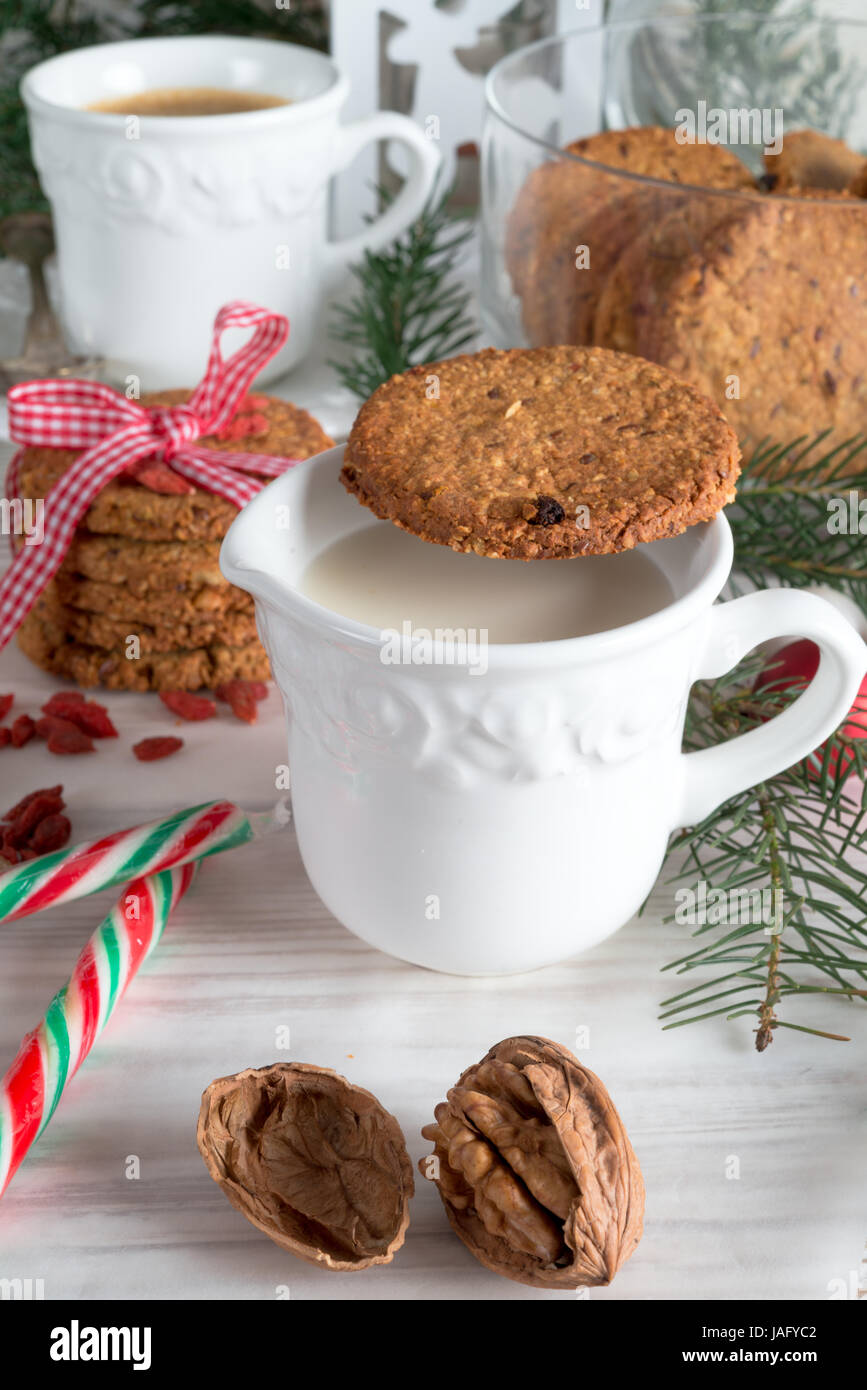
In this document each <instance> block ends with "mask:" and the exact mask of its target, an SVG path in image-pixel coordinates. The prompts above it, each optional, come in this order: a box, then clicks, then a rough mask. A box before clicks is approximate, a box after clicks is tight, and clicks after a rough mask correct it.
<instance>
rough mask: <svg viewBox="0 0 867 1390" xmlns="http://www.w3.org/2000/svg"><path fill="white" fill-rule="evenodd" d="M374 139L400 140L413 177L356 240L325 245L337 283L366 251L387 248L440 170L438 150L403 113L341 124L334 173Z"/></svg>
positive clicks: (380, 113) (427, 193) (425, 197)
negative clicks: (343, 273) (343, 272)
mask: <svg viewBox="0 0 867 1390" xmlns="http://www.w3.org/2000/svg"><path fill="white" fill-rule="evenodd" d="M372 140H398V141H400V143H401V144H402V145H405V146H406V148H407V149H408V150H409V155H410V170H409V177H408V178H407V180H406V183H405V184H404V186H403V188H402V189H401V190H400V192H399V193H398V195H397V197H396V198H395V200H394V202H393V203H391V204H390V205H389V207H387V208H386V210H385V212H383V213H381V214H380V216H379V217H377V218H375V219H374V220H373V221H372V222H371V223H370V225H369V226H368V227H365V229H364V231H363V232H359V233H358V235H357V236H351V237H344V238H343V239H342V240H341V241H330V242H328V244H327V246H326V247H325V272H326V275H327V276H328V277H329V279H331V280H334V279H336V278H337V277H338V276H339V275H340V273H341V271H343V270H344V269H345V268H346V266H348V265H349V264H351V262H352V261H357V260H359V259H360V258H361V256H362V255H363V253H364V252H365V251H379V250H381V249H382V247H383V246H387V245H388V243H389V242H390V241H394V239H395V237H398V236H400V234H401V232H404V231H406V229H407V227H408V226H409V225H410V223H411V222H412V221H413V219H414V218H416V217H418V215H419V213H420V212H421V211H422V209H423V207H424V205H425V203H426V202H427V200H428V198H429V197H430V195H431V193H432V191H433V187H434V184H435V182H436V176H437V172H438V170H439V167H440V156H439V152H438V151H437V149H436V148H435V146H434V142H433V141H432V140H430V139H429V138H428V137H427V136H426V135H425V134H424V133H423V131H422V130H420V128H419V127H418V126H417V125H416V123H415V121H413V120H410V118H409V116H402V115H401V114H400V113H399V112H398V111H376V112H374V114H373V115H372V116H366V117H364V119H363V120H360V121H353V122H352V123H351V124H350V125H345V126H340V127H339V130H338V136H337V149H336V153H335V163H334V168H333V170H332V173H335V174H338V173H340V171H341V169H345V168H346V166H347V165H348V164H350V163H351V162H352V160H353V159H354V158H355V156H356V155H357V154H358V152H359V150H361V149H363V148H364V146H365V145H369V144H370V142H371V141H372Z"/></svg>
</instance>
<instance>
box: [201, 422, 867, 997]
mask: <svg viewBox="0 0 867 1390" xmlns="http://www.w3.org/2000/svg"><path fill="white" fill-rule="evenodd" d="M342 457H343V450H342V448H337V449H332V450H329V451H328V452H327V453H324V454H320V455H319V456H318V457H317V458H315V459H312V460H310V461H309V462H307V463H303V464H300V465H298V467H296V468H294V469H292V470H291V471H290V472H288V473H286V474H284V475H283V477H281V478H279V479H277V480H276V481H275V482H274V483H272V484H271V485H270V486H269V487H267V488H265V489H264V491H263V492H261V493H260V494H259V495H258V497H256V498H255V499H254V500H253V501H252V502H251V503H250V504H249V505H248V506H247V507H246V508H245V509H244V511H243V512H241V514H240V515H239V517H238V518H237V520H236V521H235V522H234V523H233V525H232V527H231V529H230V531H229V533H228V535H227V537H226V540H225V541H224V543H223V548H222V553H221V565H222V568H223V572H224V573H225V575H226V576H227V578H228V579H230V580H231V581H232V582H233V583H234V584H238V585H240V586H241V588H243V589H247V590H248V591H249V592H250V593H252V594H253V595H254V596H255V600H256V616H257V621H258V625H259V631H260V634H261V636H262V640H263V642H264V643H265V646H266V648H267V650H268V655H269V657H270V660H271V667H272V671H273V674H274V678H275V680H276V681H277V683H278V685H279V687H280V690H281V692H282V694H283V698H284V701H285V705H286V711H287V716H288V720H289V767H290V776H291V783H292V804H293V807H294V812H295V821H296V825H297V831H298V842H299V846H300V849H301V855H302V858H303V860H304V864H305V866H306V868H307V872H308V874H309V876H310V879H311V881H312V883H313V886H314V888H315V889H316V891H317V892H318V893H319V896H320V897H321V898H322V900H323V902H324V903H325V904H326V906H327V907H328V908H330V910H331V911H332V912H333V913H334V915H335V917H337V918H338V919H339V920H340V921H341V922H343V924H344V925H345V926H347V927H349V928H350V929H351V930H352V931H354V932H355V933H356V934H357V935H358V936H360V937H362V938H363V939H364V940H365V941H368V942H370V943H371V944H372V945H374V946H378V947H379V948H380V950H383V951H387V952H388V953H389V954H391V955H394V956H399V957H400V958H401V959H403V960H408V961H412V962H414V963H415V964H416V965H423V966H428V967H429V968H431V969H434V970H444V971H448V972H451V973H455V974H460V975H484V974H508V973H513V972H517V971H522V970H532V969H534V968H536V967H537V966H541V965H547V964H550V963H552V962H554V961H558V960H562V959H564V958H565V957H567V956H571V955H574V954H575V953H576V952H578V951H581V950H584V949H586V948H587V947H589V946H593V945H595V944H596V943H597V942H599V941H601V940H603V939H604V938H605V937H606V936H609V935H610V934H611V933H612V932H614V931H616V929H617V928H618V927H620V926H622V925H623V923H624V922H626V921H628V919H629V918H630V917H631V916H632V915H633V913H634V912H635V911H636V910H637V909H638V907H639V906H640V905H641V903H642V902H643V901H644V898H645V897H646V895H647V893H648V892H649V890H650V889H651V887H652V886H653V883H654V881H655V880H656V877H657V875H658V873H659V869H660V866H661V864H662V860H663V856H664V853H665V847H666V843H667V841H668V837H669V835H670V834H671V832H672V831H673V830H675V829H677V828H678V827H680V826H682V825H691V824H694V823H696V822H698V821H700V820H702V819H703V817H705V816H706V815H708V814H709V813H710V812H711V811H712V810H714V808H715V807H717V806H719V805H720V804H721V803H722V802H723V801H725V800H726V799H727V798H728V797H730V796H734V795H735V794H736V793H737V792H740V791H743V790H744V789H745V788H746V787H749V786H752V785H755V784H756V783H757V782H761V781H763V780H765V779H766V778H768V777H772V776H773V775H774V774H776V773H778V772H780V771H781V770H782V769H783V768H786V767H789V766H790V765H791V764H793V763H795V762H797V761H798V760H799V759H800V758H802V757H804V756H806V754H807V753H809V752H810V751H811V750H812V749H814V748H816V747H818V745H819V744H820V743H821V742H822V740H823V739H825V738H827V736H828V734H829V733H831V732H832V730H833V729H834V728H835V727H836V726H837V724H838V723H840V721H841V720H842V719H843V717H844V715H845V714H846V713H847V711H848V710H849V708H850V707H851V704H852V701H853V699H854V697H855V694H856V692H857V689H858V686H859V683H860V681H861V679H862V677H863V675H864V672H865V670H867V646H865V644H864V642H862V640H861V638H860V637H859V636H858V634H857V633H856V632H855V630H854V628H852V627H851V626H850V624H849V623H847V622H846V620H845V618H843V617H842V616H841V615H840V614H839V613H838V612H837V611H836V609H834V608H833V607H832V606H831V605H830V604H829V603H827V602H826V601H825V600H824V599H821V598H818V597H816V596H815V595H813V594H805V593H801V592H797V591H795V590H793V589H775V590H767V591H763V592H759V593H754V594H750V595H748V596H747V597H745V598H739V599H736V600H734V601H733V602H728V603H723V604H715V600H716V598H717V597H718V596H719V594H720V592H721V591H722V589H723V587H724V585H725V582H726V580H727V578H728V575H729V571H730V569H731V565H732V538H731V530H730V528H729V525H728V522H727V521H726V519H725V517H724V516H722V515H720V516H718V517H717V518H716V520H715V521H713V522H711V523H709V524H707V525H701V526H694V527H692V528H690V530H688V531H686V532H685V533H684V534H683V535H681V536H678V537H676V538H674V539H672V540H665V541H655V542H654V543H653V544H652V545H650V546H645V547H643V550H644V551H645V553H646V554H647V555H648V556H649V557H650V558H652V559H653V560H654V561H655V563H656V564H657V565H659V567H660V568H661V570H662V571H663V574H664V575H665V577H666V578H667V580H668V583H669V584H670V586H671V589H672V591H673V593H674V595H675V598H674V600H673V601H672V602H671V603H670V604H668V605H667V606H666V607H664V608H662V609H660V610H659V611H657V612H654V613H652V614H651V615H650V616H649V617H645V618H641V619H639V620H638V621H637V622H632V623H629V624H628V625H626V626H624V627H620V628H615V629H611V630H610V631H607V632H602V633H597V634H593V635H590V636H582V637H573V638H568V639H566V640H563V641H553V642H532V643H520V644H513V645H501V646H496V645H494V646H489V647H488V648H487V653H486V657H487V669H486V671H485V673H484V675H474V674H473V673H472V672H471V671H469V670H468V669H467V668H466V667H464V668H460V667H456V666H454V665H448V664H438V663H437V661H436V653H434V661H433V662H432V663H431V664H428V665H409V664H407V665H392V664H388V665H386V664H383V661H382V660H381V651H382V646H383V635H382V633H381V632H380V631H378V630H376V629H374V628H373V627H368V626H366V625H364V624H362V623H359V622H356V621H354V620H353V619H350V618H346V617H343V616H341V615H340V614H337V613H334V612H331V611H329V610H328V609H326V608H324V607H322V606H321V605H320V604H318V603H315V602H314V601H313V600H312V599H310V598H308V597H307V596H306V595H305V594H303V593H300V592H299V588H298V585H299V581H300V579H301V577H302V575H303V574H304V571H305V569H306V567H307V565H308V564H309V563H310V561H311V560H312V559H313V558H315V557H316V556H317V555H319V554H320V553H321V552H322V551H323V550H324V549H325V548H326V546H328V545H330V544H331V543H332V542H333V541H335V540H338V539H340V538H342V537H343V536H346V535H349V534H350V533H353V532H355V531H357V530H358V529H359V528H360V527H363V526H369V525H388V523H382V522H377V521H376V519H375V518H373V517H372V516H371V514H370V513H369V512H367V511H366V510H365V509H364V508H362V507H360V506H359V505H358V503H357V502H356V501H355V499H354V498H352V497H350V496H349V495H348V494H347V493H345V492H344V490H343V488H342V487H341V485H340V483H339V481H338V473H339V470H340V465H341V462H342ZM287 508H288V510H287ZM287 516H288V517H289V519H290V526H289V530H288V531H286V530H284V529H282V523H283V520H284V519H285V518H286V517H287ZM418 544H419V545H420V546H421V545H423V544H424V542H422V541H419V542H418ZM489 563H490V564H492V565H493V564H508V563H510V562H508V561H494V560H491V561H490V562H489ZM513 563H518V562H513ZM539 563H542V562H541V561H540V562H539ZM545 563H551V564H554V563H559V564H573V565H575V566H576V567H578V570H580V566H581V564H582V561H581V560H580V559H578V560H572V561H566V560H563V561H550V562H545ZM576 573H577V571H576ZM781 636H803V637H810V638H812V639H813V640H814V641H815V642H817V643H818V645H819V647H820V649H821V662H820V665H819V670H818V673H817V675H816V677H815V679H814V680H813V681H812V683H811V685H810V687H809V689H808V690H807V691H806V692H805V694H804V695H803V696H801V698H800V699H798V700H797V701H796V702H795V703H794V704H793V705H792V706H791V708H789V709H787V710H786V711H785V712H784V713H782V714H780V715H779V716H777V717H776V718H775V719H772V720H771V721H770V722H769V723H768V724H766V725H765V726H764V727H763V728H761V729H758V730H754V731H752V732H750V733H746V734H743V735H741V736H740V737H739V738H735V739H732V740H730V741H729V742H723V743H721V744H720V746H719V747H716V748H711V749H708V750H706V751H702V752H697V753H688V754H683V753H682V752H681V737H682V732H683V723H684V714H685V710H686V704H687V699H688V696H689V690H690V686H691V685H692V683H693V681H695V680H698V679H699V678H701V677H712V676H718V675H722V674H724V673H725V672H726V671H728V670H730V669H731V667H732V666H733V665H735V663H736V662H737V661H739V660H740V658H741V657H742V656H743V655H744V654H745V653H746V652H748V651H750V650H751V649H752V648H753V647H755V646H757V645H758V644H759V643H762V642H766V641H768V640H769V639H771V638H775V637H781ZM433 899H435V900H436V907H437V910H436V912H435V913H431V911H430V910H429V909H430V904H431V901H432V900H433Z"/></svg>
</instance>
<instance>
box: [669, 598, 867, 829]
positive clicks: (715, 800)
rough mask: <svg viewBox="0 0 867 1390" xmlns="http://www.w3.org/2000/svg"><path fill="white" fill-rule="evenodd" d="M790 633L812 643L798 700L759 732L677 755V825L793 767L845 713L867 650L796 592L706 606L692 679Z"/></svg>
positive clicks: (819, 605) (719, 670)
mask: <svg viewBox="0 0 867 1390" xmlns="http://www.w3.org/2000/svg"><path fill="white" fill-rule="evenodd" d="M790 635H791V636H794V635H797V636H800V637H809V638H812V640H813V641H814V642H815V643H816V645H817V646H818V648H819V652H820V660H819V669H818V671H817V672H816V674H815V676H814V677H813V679H812V681H811V682H810V684H809V686H808V687H807V689H806V690H805V691H804V693H803V695H801V696H799V698H798V699H797V700H796V701H795V702H794V703H793V704H792V705H791V706H790V707H789V708H788V709H786V710H784V711H783V712H782V714H778V715H776V716H775V717H774V718H773V719H770V720H769V721H768V723H767V724H765V725H764V726H763V727H762V728H760V729H751V730H750V731H749V732H748V733H746V734H740V735H739V736H738V737H737V738H734V739H730V740H729V741H728V742H727V743H721V744H719V746H718V747H715V748H702V749H700V750H699V751H697V752H695V753H684V754H682V755H681V757H682V763H683V770H684V782H683V800H682V803H681V809H680V817H679V819H678V822H677V824H678V826H683V825H699V824H700V823H701V822H702V821H703V820H704V819H705V817H706V816H709V815H710V814H711V812H712V811H714V810H716V808H717V807H718V806H721V805H722V803H723V802H724V801H728V799H729V797H732V796H736V795H737V794H738V792H742V791H745V790H746V789H747V787H754V786H755V785H756V784H757V783H758V782H764V781H767V780H768V778H771V777H775V776H776V775H777V773H779V772H782V771H783V770H784V769H785V768H787V767H791V766H792V765H793V764H794V763H797V762H800V760H801V759H802V758H805V757H806V756H807V755H808V754H809V753H812V752H813V750H814V749H815V748H818V747H819V745H820V744H821V743H822V742H823V741H824V740H825V739H826V738H827V737H828V735H829V734H831V733H833V732H834V730H835V729H836V728H837V726H838V725H839V724H840V723H841V722H842V720H843V719H844V718H845V716H846V715H847V714H848V713H849V710H850V709H851V707H852V702H853V700H854V699H855V696H856V694H857V693H858V687H859V685H860V683H861V681H862V679H863V677H864V674H865V672H867V645H865V643H864V642H863V641H862V640H861V638H860V637H859V635H858V633H857V632H856V631H855V629H854V627H852V625H851V623H849V622H848V621H847V619H846V618H844V617H843V616H842V614H840V613H839V612H838V611H837V609H836V608H835V607H834V606H833V604H830V603H828V601H827V600H826V599H823V598H819V597H818V595H816V594H807V593H804V592H802V591H800V590H796V589H764V590H762V591H760V592H759V593H755V594H747V595H746V596H745V597H744V598H738V599H733V600H731V601H730V602H728V603H720V604H717V605H716V606H715V607H714V608H712V609H711V612H710V629H709V632H708V638H707V645H706V646H705V649H704V652H703V654H702V656H701V658H700V659H699V661H698V663H697V670H698V671H699V672H700V674H699V675H696V677H695V678H694V679H696V680H701V679H712V678H714V677H716V676H722V675H725V673H726V671H730V670H731V669H732V667H733V666H735V665H736V664H737V662H738V661H740V659H741V657H743V656H745V655H746V653H747V652H749V651H752V649H753V648H754V647H756V646H758V645H759V643H760V642H767V641H769V640H770V639H771V638H774V637H785V636H790Z"/></svg>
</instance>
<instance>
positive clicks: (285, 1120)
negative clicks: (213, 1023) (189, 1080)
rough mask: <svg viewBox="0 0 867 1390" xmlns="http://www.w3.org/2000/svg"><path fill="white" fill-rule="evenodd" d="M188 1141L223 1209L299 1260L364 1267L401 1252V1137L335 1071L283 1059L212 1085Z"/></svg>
mask: <svg viewBox="0 0 867 1390" xmlns="http://www.w3.org/2000/svg"><path fill="white" fill-rule="evenodd" d="M197 1139H198V1144H199V1149H200V1151H201V1154H202V1157H203V1159H204V1160H205V1164H206V1166H207V1169H208V1172H209V1173H210V1175H211V1177H212V1178H213V1179H214V1181H215V1182H216V1183H219V1185H220V1187H221V1188H222V1189H223V1192H224V1193H225V1194H226V1196H227V1197H228V1199H229V1201H230V1202H231V1203H232V1206H233V1207H237V1209H238V1211H240V1212H241V1213H242V1215H244V1216H246V1218H247V1220H248V1221H251V1222H252V1223H253V1225H254V1226H258V1228H259V1230H260V1231H264V1232H265V1234H266V1235H268V1236H270V1237H271V1239H272V1240H273V1241H275V1242H276V1243H277V1245H279V1246H282V1248H283V1249H284V1250H289V1251H291V1252H292V1254H293V1255H299V1256H300V1257H301V1259H302V1260H308V1261H309V1262H310V1264H316V1265H320V1266H322V1267H323V1268H325V1269H334V1270H342V1271H346V1270H355V1269H367V1268H368V1267H369V1266H370V1265H382V1264H388V1263H389V1262H390V1261H391V1260H392V1259H393V1258H394V1254H395V1251H397V1250H399V1249H400V1247H401V1246H402V1245H403V1242H404V1238H405V1236H406V1229H407V1227H408V1225H409V1199H410V1197H411V1196H412V1194H413V1188H414V1183H413V1176H412V1164H411V1163H410V1159H409V1154H408V1153H407V1150H406V1142H405V1140H404V1137H403V1133H402V1131H401V1128H400V1126H399V1124H398V1123H397V1120H396V1119H395V1118H394V1116H393V1115H390V1114H389V1113H388V1111H387V1110H384V1109H383V1107H382V1106H381V1105H380V1103H379V1101H378V1100H377V1099H376V1097H375V1096H373V1095H371V1094H370V1092H369V1091H364V1090H362V1089H361V1087H360V1086H353V1085H352V1084H351V1083H350V1082H349V1081H347V1080H346V1078H345V1077H343V1076H339V1075H338V1073H337V1072H336V1071H330V1070H329V1069H328V1068H327V1067H313V1066H308V1065H307V1064H306V1063H304V1062H291V1063H289V1062H283V1063H275V1065H274V1066H271V1067H261V1068H259V1069H258V1070H256V1069H254V1068H252V1067H251V1068H249V1069H248V1070H247V1071H240V1072H238V1073H237V1075H236V1076H223V1077H221V1078H220V1079H219V1080H218V1081H212V1082H211V1084H210V1086H209V1087H208V1088H207V1090H206V1091H205V1092H204V1094H203V1096H202V1106H201V1110H200V1112H199V1127H198V1134H197Z"/></svg>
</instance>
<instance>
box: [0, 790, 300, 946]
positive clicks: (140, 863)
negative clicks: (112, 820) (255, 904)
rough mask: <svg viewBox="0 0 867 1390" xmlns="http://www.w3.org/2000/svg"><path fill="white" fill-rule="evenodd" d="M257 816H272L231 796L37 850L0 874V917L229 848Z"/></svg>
mask: <svg viewBox="0 0 867 1390" xmlns="http://www.w3.org/2000/svg"><path fill="white" fill-rule="evenodd" d="M259 821H263V822H268V824H265V825H263V826H262V827H261V828H262V829H264V830H267V829H269V828H270V827H271V824H272V823H273V817H272V816H271V814H270V813H269V814H265V813H262V814H259V815H254V816H249V815H247V813H246V812H245V811H242V810H241V809H240V808H239V807H238V806H235V805H234V804H233V803H232V802H231V801H210V802H207V803H206V804H205V805H202V806H194V807H192V809H190V810H187V811H177V812H175V813H174V814H173V815H171V816H167V817H166V818H165V819H163V820H159V821H151V822H150V823H149V824H147V825H140V826H135V827H134V828H133V829H131V830H116V831H114V832H113V833H112V834H110V835H104V836H103V837H102V839H99V840H92V841H90V842H89V843H87V844H82V845H77V846H76V848H75V849H72V850H69V849H60V850H57V851H56V852H55V853H53V854H43V855H41V856H40V857H39V858H38V859H31V860H29V861H28V862H26V863H24V864H19V865H18V866H17V867H16V868H14V869H9V870H8V871H7V872H6V873H4V874H2V875H0V923H2V922H12V921H14V920H15V919H16V918H17V917H28V916H30V914H31V913H33V912H41V911H42V910H43V908H47V907H54V906H56V905H57V904H58V903H68V902H72V901H73V900H74V899H75V898H82V897H84V896H85V895H86V894H87V893H98V892H99V891H100V890H101V889H103V888H115V887H117V885H118V884H121V883H128V882H129V880H130V879H132V878H138V877H141V876H143V875H145V874H154V873H159V872H161V870H163V869H171V868H174V867H176V866H177V865H179V864H187V863H189V862H190V861H191V860H194V859H205V858H207V857H208V856H209V855H211V854H218V853H220V852H221V851H222V850H224V849H234V848H235V846H236V845H243V844H246V843H247V842H248V841H249V840H252V839H253V838H254V837H255V836H256V835H257V834H259V833H260V831H259V829H258V828H257V823H258V822H259Z"/></svg>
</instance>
